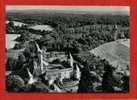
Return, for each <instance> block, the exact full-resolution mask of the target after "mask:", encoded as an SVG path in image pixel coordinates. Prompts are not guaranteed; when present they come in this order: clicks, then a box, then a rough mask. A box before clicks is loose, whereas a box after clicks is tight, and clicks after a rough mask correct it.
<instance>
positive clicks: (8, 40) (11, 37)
mask: <svg viewBox="0 0 137 100" xmlns="http://www.w3.org/2000/svg"><path fill="white" fill-rule="evenodd" d="M18 36H20V34H6V48H7V49H11V48H13V47H14V46H15V44H16V43H18V42H16V41H14V40H15V39H16V38H17V37H18Z"/></svg>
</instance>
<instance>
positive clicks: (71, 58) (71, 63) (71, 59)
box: [69, 53, 74, 69]
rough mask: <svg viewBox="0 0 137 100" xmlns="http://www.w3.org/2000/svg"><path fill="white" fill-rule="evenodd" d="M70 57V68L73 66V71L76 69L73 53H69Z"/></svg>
mask: <svg viewBox="0 0 137 100" xmlns="http://www.w3.org/2000/svg"><path fill="white" fill-rule="evenodd" d="M69 57H70V66H71V67H72V69H73V68H74V65H73V63H74V60H73V57H72V55H71V53H69Z"/></svg>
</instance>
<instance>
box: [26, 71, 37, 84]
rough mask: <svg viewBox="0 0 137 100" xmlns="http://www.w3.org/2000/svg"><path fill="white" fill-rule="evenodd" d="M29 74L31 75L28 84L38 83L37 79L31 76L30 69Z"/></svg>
mask: <svg viewBox="0 0 137 100" xmlns="http://www.w3.org/2000/svg"><path fill="white" fill-rule="evenodd" d="M27 72H28V75H29V80H28V84H33V83H35V82H37V79H35V78H34V76H33V75H32V74H31V72H30V71H29V69H28V68H27Z"/></svg>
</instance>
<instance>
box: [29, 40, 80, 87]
mask: <svg viewBox="0 0 137 100" xmlns="http://www.w3.org/2000/svg"><path fill="white" fill-rule="evenodd" d="M35 45H36V48H37V55H38V61H37V62H36V61H34V71H33V75H34V76H39V75H44V78H45V80H47V81H48V84H49V85H53V84H54V81H56V80H58V81H60V82H61V83H63V80H64V79H71V77H75V79H77V80H80V75H81V73H80V69H79V67H78V66H74V64H73V63H74V60H73V57H72V55H71V54H69V56H70V59H69V62H70V66H68V67H67V68H66V67H64V66H63V65H61V64H49V63H48V62H47V61H46V59H47V58H45V56H44V55H45V51H43V50H41V49H40V48H39V45H38V44H37V43H36V42H35ZM74 67H75V69H74ZM29 74H30V72H29ZM30 76H32V75H30ZM31 78H32V77H31ZM31 80H32V79H31ZM32 82H33V81H32Z"/></svg>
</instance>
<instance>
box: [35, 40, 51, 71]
mask: <svg viewBox="0 0 137 100" xmlns="http://www.w3.org/2000/svg"><path fill="white" fill-rule="evenodd" d="M35 44H36V47H37V52H38V57H39V61H40V67H41V71H42V73H43V72H44V66H43V65H45V66H47V65H48V63H47V62H45V61H44V60H43V59H44V58H43V51H42V50H41V49H40V48H39V46H38V44H37V43H36V42H35ZM46 69H47V68H46Z"/></svg>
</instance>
